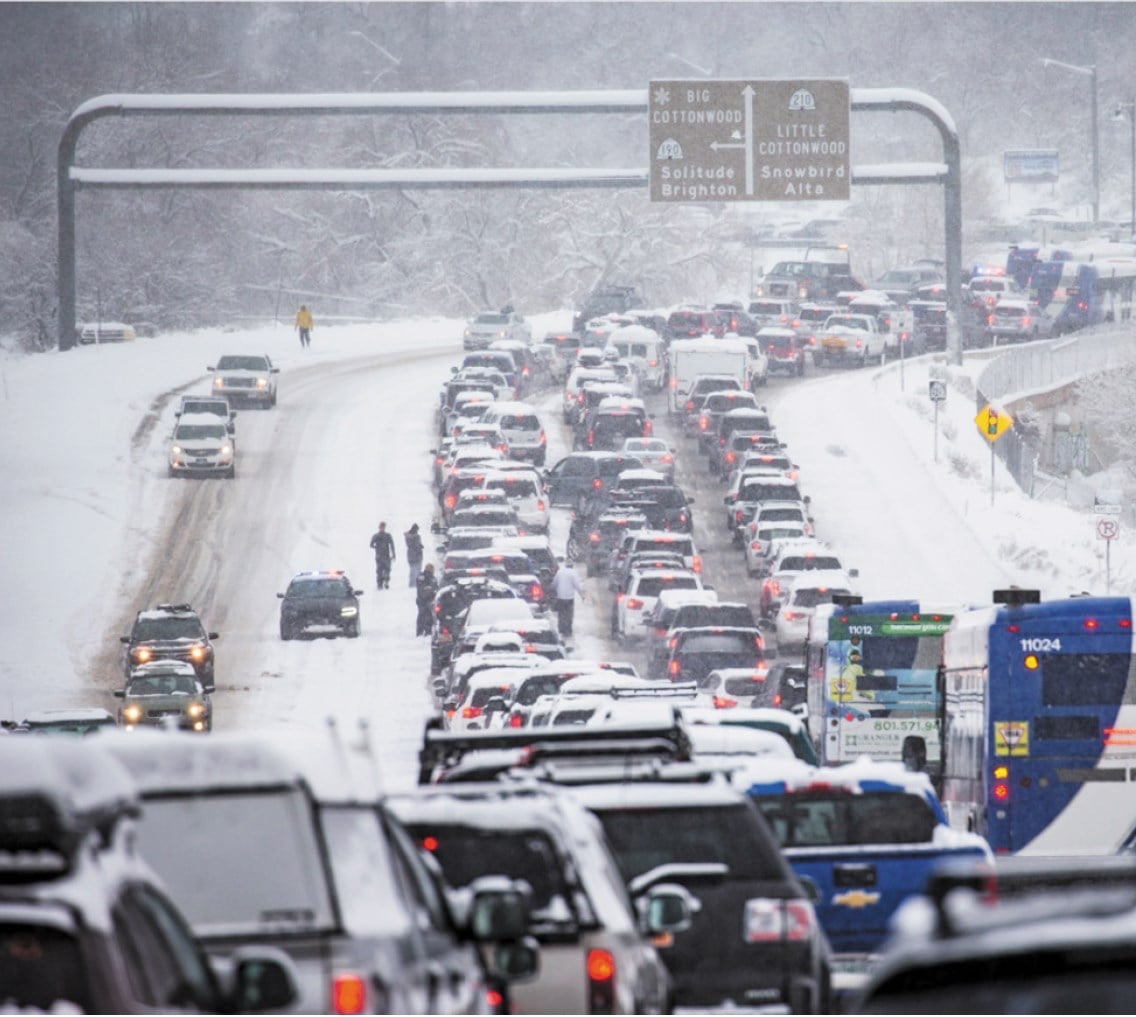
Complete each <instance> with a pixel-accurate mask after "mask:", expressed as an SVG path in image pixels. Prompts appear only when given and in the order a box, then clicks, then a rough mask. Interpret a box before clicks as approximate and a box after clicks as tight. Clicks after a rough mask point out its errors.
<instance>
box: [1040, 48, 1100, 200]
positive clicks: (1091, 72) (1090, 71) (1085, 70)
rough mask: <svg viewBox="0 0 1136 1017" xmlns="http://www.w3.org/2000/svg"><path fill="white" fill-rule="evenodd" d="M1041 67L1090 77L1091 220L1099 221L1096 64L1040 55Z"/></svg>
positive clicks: (1098, 139)
mask: <svg viewBox="0 0 1136 1017" xmlns="http://www.w3.org/2000/svg"><path fill="white" fill-rule="evenodd" d="M1041 63H1042V66H1043V67H1064V68H1065V70H1067V71H1074V72H1075V73H1077V74H1087V75H1088V76H1089V78H1090V82H1089V87H1090V88H1091V89H1092V117H1093V222H1094V223H1097V222H1100V133H1099V129H1098V128H1099V124H1098V121H1097V65H1096V64H1093V65H1092V66H1091V67H1081V66H1079V65H1078V64H1067V63H1065V62H1064V61H1062V60H1050V59H1049V57H1042V58H1041Z"/></svg>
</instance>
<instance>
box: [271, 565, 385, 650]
mask: <svg viewBox="0 0 1136 1017" xmlns="http://www.w3.org/2000/svg"><path fill="white" fill-rule="evenodd" d="M276 596H277V597H279V598H280V600H281V601H282V603H281V605H280V638H281V639H284V640H288V639H294V638H295V637H296V636H298V635H301V634H303V633H304V632H306V631H307V630H308V629H309V628H320V629H338V630H339V631H340V632H342V633H343V634H344V635H346V636H349V637H350V638H352V639H354V638H355V637H357V636H358V635H359V598H360V597H361V596H363V591H362V590H356V589H355V588H354V587H352V585H351V580H350V579H348V578H347V576H345V575H344V574H343V573H342V572H339V571H324V572H298V573H296V575H294V576H293V577H292V581H291V582H290V583H289V584H288V589H287V591H286V592H284V593H278V594H276Z"/></svg>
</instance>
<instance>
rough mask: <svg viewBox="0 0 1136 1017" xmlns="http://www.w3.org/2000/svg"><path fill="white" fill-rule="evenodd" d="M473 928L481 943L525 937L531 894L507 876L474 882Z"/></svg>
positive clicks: (472, 930)
mask: <svg viewBox="0 0 1136 1017" xmlns="http://www.w3.org/2000/svg"><path fill="white" fill-rule="evenodd" d="M470 890H471V891H472V901H471V903H470V908H469V931H470V934H471V935H472V936H473V938H474V939H475V940H476V941H477V942H479V943H485V942H493V941H495V940H516V939H521V938H522V937H523V936H524V935H525V934H526V933H527V932H528V928H529V911H530V908H531V899H530V898H531V894H530V892H529V890H528V887H527V885H526V884H523V883H519V882H516V881H514V880H512V879H509V878H507V877H505V876H482V877H481V878H480V879H476V880H474V882H473V883H472V884H470Z"/></svg>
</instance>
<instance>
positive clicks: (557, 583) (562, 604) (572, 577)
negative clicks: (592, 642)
mask: <svg viewBox="0 0 1136 1017" xmlns="http://www.w3.org/2000/svg"><path fill="white" fill-rule="evenodd" d="M577 594H579V596H580V599H581V600H587V599H588V598H587V597H586V596H585V594H584V584H583V583H581V582H580V577H579V576H578V575H576V570H575V568H573V566H572V560H571V559H570V558H569V559H567V560H565V562H564V564H563V565H561V566H560V568H559V569H557V571H556V575H555V576H554V577H553V579H552V595H553V597H554V598H555V599H556V627H557V628H558V629H559V630H560V637H561V638H562V639H568V638H569V637H570V636H571V635H572V619H573V615H574V614H575V612H576V595H577Z"/></svg>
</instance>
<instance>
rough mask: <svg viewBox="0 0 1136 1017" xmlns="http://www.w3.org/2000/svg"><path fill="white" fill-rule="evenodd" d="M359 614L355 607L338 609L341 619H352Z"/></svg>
mask: <svg viewBox="0 0 1136 1017" xmlns="http://www.w3.org/2000/svg"><path fill="white" fill-rule="evenodd" d="M358 613H359V608H357V607H341V608H340V609H339V616H340V617H341V618H354V617H355V615H357V614H358Z"/></svg>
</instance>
